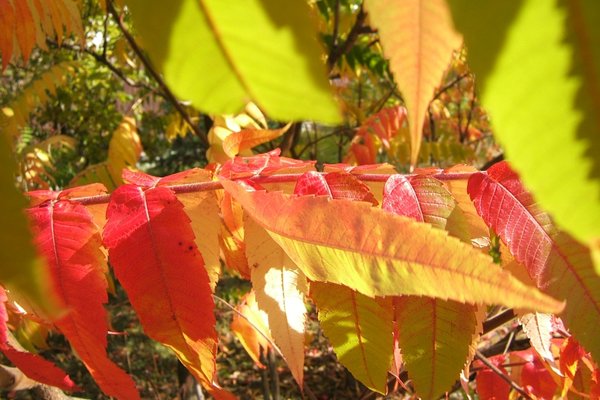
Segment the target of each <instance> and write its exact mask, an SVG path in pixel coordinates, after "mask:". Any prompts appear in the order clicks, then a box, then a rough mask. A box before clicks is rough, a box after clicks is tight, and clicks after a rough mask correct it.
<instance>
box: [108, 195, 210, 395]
mask: <svg viewBox="0 0 600 400" xmlns="http://www.w3.org/2000/svg"><path fill="white" fill-rule="evenodd" d="M107 215H108V222H107V224H106V228H105V229H104V244H105V245H106V247H107V248H108V249H109V257H110V260H111V263H112V265H113V268H114V271H115V274H116V276H117V278H118V279H119V281H120V282H121V284H122V285H123V287H124V288H125V290H126V292H127V294H128V296H129V299H130V301H131V304H132V306H133V308H134V309H135V310H136V312H137V314H138V315H139V317H140V320H141V322H142V325H143V326H144V331H145V332H146V333H147V334H148V336H150V337H151V338H153V339H155V340H157V341H159V342H161V343H163V344H165V345H166V346H167V347H170V348H171V349H172V350H174V351H175V353H176V354H177V356H178V357H179V359H180V360H181V361H182V362H183V363H184V364H185V365H186V367H188V368H189V369H190V371H191V372H192V373H193V374H194V376H195V377H196V378H197V379H198V380H199V381H200V382H201V383H203V385H205V386H206V387H207V388H209V390H212V389H214V386H213V375H214V372H215V352H216V345H217V334H216V331H215V317H214V314H213V308H214V303H213V299H212V296H211V294H212V293H211V289H210V284H209V278H208V274H207V272H206V270H205V269H204V261H203V259H202V255H201V254H200V252H199V251H198V248H197V247H196V243H195V240H194V239H195V238H194V233H193V231H192V228H191V226H190V219H189V218H188V216H187V215H186V214H185V212H184V211H183V205H182V204H181V203H180V202H179V201H178V200H177V198H176V197H175V194H174V193H173V192H172V191H171V190H170V189H168V188H166V187H151V188H148V189H145V190H144V189H142V188H140V187H137V186H134V185H130V184H129V185H124V186H121V187H120V188H118V189H117V190H116V191H115V192H114V193H113V195H112V196H111V200H110V203H109V206H108V211H107Z"/></svg>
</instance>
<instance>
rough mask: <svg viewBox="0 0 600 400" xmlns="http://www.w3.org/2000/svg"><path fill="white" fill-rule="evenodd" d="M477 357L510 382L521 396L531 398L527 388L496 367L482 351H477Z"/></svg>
mask: <svg viewBox="0 0 600 400" xmlns="http://www.w3.org/2000/svg"><path fill="white" fill-rule="evenodd" d="M475 357H476V358H477V359H479V360H480V361H481V362H482V363H484V364H485V366H486V367H488V368H489V369H491V370H492V371H493V372H494V373H495V374H496V375H498V376H499V377H500V378H501V379H502V380H504V381H505V382H506V383H508V384H509V385H510V387H512V388H513V389H514V390H515V391H516V392H517V393H519V394H520V395H521V396H523V397H524V398H526V399H531V396H529V394H528V393H527V392H526V391H525V390H523V388H522V387H521V386H519V385H518V384H517V382H515V381H513V380H512V379H510V377H509V376H507V375H506V374H505V373H504V372H502V370H500V368H498V367H496V366H495V365H494V364H493V363H492V362H491V361H490V360H489V359H488V358H487V357H486V356H484V355H483V354H481V352H480V351H479V350H476V351H475Z"/></svg>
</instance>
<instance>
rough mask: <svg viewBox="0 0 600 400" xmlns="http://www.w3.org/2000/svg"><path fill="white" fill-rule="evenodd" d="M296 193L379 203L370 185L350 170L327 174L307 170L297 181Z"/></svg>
mask: <svg viewBox="0 0 600 400" xmlns="http://www.w3.org/2000/svg"><path fill="white" fill-rule="evenodd" d="M294 194H297V195H300V196H303V195H307V194H313V195H317V196H328V197H330V198H333V199H346V200H352V201H365V202H368V203H371V204H373V205H377V204H378V202H377V200H376V199H375V196H373V193H371V191H370V190H369V187H368V186H367V185H365V184H364V183H362V182H361V181H359V180H358V179H356V178H355V177H353V176H352V175H350V174H349V173H348V172H330V173H327V174H321V173H319V172H316V171H309V172H305V173H304V174H302V175H301V176H300V177H299V178H298V180H297V181H296V187H295V189H294Z"/></svg>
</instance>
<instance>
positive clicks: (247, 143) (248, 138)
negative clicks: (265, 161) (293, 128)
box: [223, 124, 290, 157]
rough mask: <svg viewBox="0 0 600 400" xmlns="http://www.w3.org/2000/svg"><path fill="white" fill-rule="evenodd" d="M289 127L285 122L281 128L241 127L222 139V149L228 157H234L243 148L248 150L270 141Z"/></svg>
mask: <svg viewBox="0 0 600 400" xmlns="http://www.w3.org/2000/svg"><path fill="white" fill-rule="evenodd" d="M289 127H290V124H287V125H286V126H284V127H283V128H281V129H251V128H249V129H242V130H241V131H239V132H232V133H231V134H230V135H229V136H227V137H226V138H225V140H224V141H223V150H224V151H225V154H227V156H229V157H235V156H236V155H238V154H239V153H240V152H242V151H244V150H249V149H251V148H253V147H255V146H258V145H259V144H263V143H267V142H270V141H271V140H273V139H277V138H278V137H279V136H281V135H283V134H284V133H285V132H286V131H287V130H288V129H289Z"/></svg>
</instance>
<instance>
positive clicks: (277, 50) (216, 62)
mask: <svg viewBox="0 0 600 400" xmlns="http://www.w3.org/2000/svg"><path fill="white" fill-rule="evenodd" d="M127 5H128V6H129V8H130V10H131V14H132V17H133V20H134V23H135V26H136V28H137V30H138V32H139V34H140V35H141V37H142V40H143V44H144V48H145V49H146V50H147V51H148V53H149V54H150V57H151V59H152V61H153V63H154V64H155V65H156V66H157V67H158V68H159V69H160V71H161V72H162V73H163V74H164V77H165V80H166V81H167V83H168V84H169V86H170V87H171V88H172V89H173V91H174V92H175V94H176V95H177V96H179V97H180V98H181V99H182V100H189V101H191V102H192V104H193V105H194V106H196V107H198V108H199V109H201V110H202V111H205V112H208V113H214V114H225V113H235V112H239V111H240V110H241V109H242V108H243V107H244V106H245V105H246V103H248V102H249V101H254V102H255V103H256V104H258V105H259V106H260V107H261V108H263V109H264V110H265V111H266V112H267V113H268V114H269V116H270V117H272V118H274V119H281V120H299V119H312V120H319V121H321V122H325V123H331V124H334V123H338V122H340V112H339V109H338V107H337V105H336V103H335V101H334V100H333V97H332V95H331V92H330V89H329V83H328V81H327V79H326V74H325V68H324V65H323V63H322V61H321V60H322V57H321V55H322V51H321V48H320V46H319V44H318V42H317V31H316V29H315V28H314V24H313V21H312V20H311V16H310V9H309V8H308V5H307V4H306V2H305V1H303V0H288V1H285V2H282V1H277V0H232V1H221V0H174V1H168V2H167V1H162V0H128V1H127Z"/></svg>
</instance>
